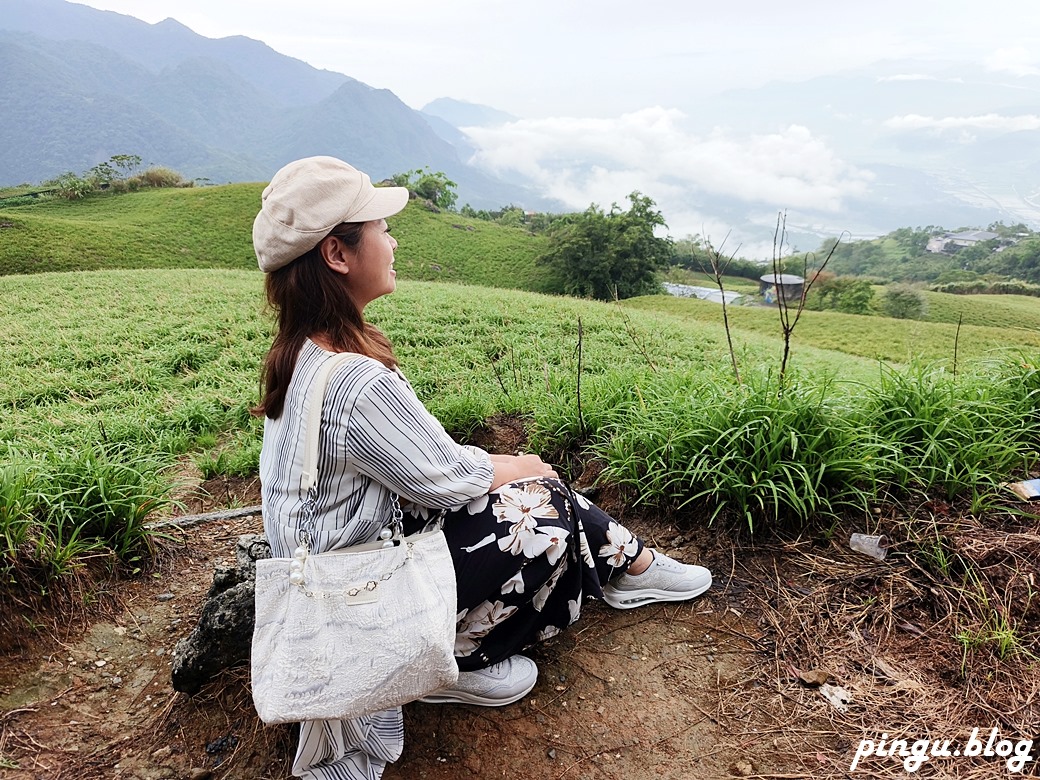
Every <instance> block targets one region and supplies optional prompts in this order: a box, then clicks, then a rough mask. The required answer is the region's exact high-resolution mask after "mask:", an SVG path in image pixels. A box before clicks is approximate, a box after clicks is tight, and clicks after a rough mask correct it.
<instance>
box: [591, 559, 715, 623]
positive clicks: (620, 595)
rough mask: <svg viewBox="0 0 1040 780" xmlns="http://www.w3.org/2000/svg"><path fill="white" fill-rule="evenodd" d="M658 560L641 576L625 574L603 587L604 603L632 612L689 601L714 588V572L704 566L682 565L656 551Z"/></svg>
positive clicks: (651, 563) (653, 561)
mask: <svg viewBox="0 0 1040 780" xmlns="http://www.w3.org/2000/svg"><path fill="white" fill-rule="evenodd" d="M653 554H654V559H653V560H652V561H651V562H650V565H649V566H648V567H647V568H646V571H644V572H643V573H641V574H629V573H627V572H626V573H624V574H620V575H618V576H617V577H615V578H614V579H613V580H611V581H610V582H608V583H607V584H606V585H604V586H603V600H604V601H605V602H607V603H608V604H610V606H612V607H614V609H632V608H633V607H641V606H643V605H644V604H655V603H657V602H659V601H686V600H687V599H692V598H693V597H694V596H699V595H701V594H702V593H704V591H706V590H707V589H708V588H710V587H711V572H710V571H708V570H707V569H705V568H704V567H703V566H693V565H691V564H688V563H679V561H676V560H672V559H671V558H669V557H668V556H667V555H665V554H664V553H660V552H657V550H654V551H653Z"/></svg>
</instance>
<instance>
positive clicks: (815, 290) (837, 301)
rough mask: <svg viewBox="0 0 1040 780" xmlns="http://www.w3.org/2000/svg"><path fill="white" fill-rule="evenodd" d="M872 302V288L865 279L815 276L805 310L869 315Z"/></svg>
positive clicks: (831, 275) (825, 275) (826, 275)
mask: <svg viewBox="0 0 1040 780" xmlns="http://www.w3.org/2000/svg"><path fill="white" fill-rule="evenodd" d="M873 301H874V288H873V286H872V285H871V284H870V282H868V281H866V280H865V279H858V278H854V277H851V276H834V275H833V274H829V275H828V274H826V272H824V273H823V274H817V278H816V284H814V285H813V287H812V290H811V291H810V292H809V295H808V296H807V298H806V300H805V306H806V308H807V309H812V310H815V311H821V310H824V309H829V310H832V311H840V312H842V313H844V314H870V313H871V308H872V306H871V305H872V303H873Z"/></svg>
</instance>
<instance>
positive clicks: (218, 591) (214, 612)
mask: <svg viewBox="0 0 1040 780" xmlns="http://www.w3.org/2000/svg"><path fill="white" fill-rule="evenodd" d="M270 557H271V548H270V546H269V545H268V544H267V540H266V539H264V538H263V537H262V536H257V535H255V534H247V535H245V536H241V537H239V539H238V544H237V546H236V548H235V558H236V562H237V566H236V567H235V568H234V569H228V568H220V569H218V570H217V571H216V573H215V574H214V576H213V585H212V586H210V589H209V593H208V594H207V597H206V603H205V604H204V605H203V607H202V614H201V615H200V616H199V624H198V625H197V626H196V627H195V628H194V629H193V630H192V632H191V633H190V634H188V636H186V637H185V638H184V639H182V640H181V641H180V642H178V643H177V646H176V647H175V648H174V650H173V687H174V689H175V690H178V691H180V692H182V693H187V694H194V693H198V691H199V690H200V689H201V688H202V686H203V685H205V684H206V683H207V682H209V680H210V679H212V678H213V677H214V676H215V675H216V674H217V673H218V672H220V671H222V670H224V669H230V668H232V667H235V666H242V665H244V664H247V663H249V649H250V645H251V643H252V640H253V623H254V609H255V607H254V603H253V599H254V594H255V588H256V561H257V560H258V559H261V558H270Z"/></svg>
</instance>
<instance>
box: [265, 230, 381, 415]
mask: <svg viewBox="0 0 1040 780" xmlns="http://www.w3.org/2000/svg"><path fill="white" fill-rule="evenodd" d="M366 224H367V223H365V222H347V223H344V224H342V225H339V226H337V227H336V228H333V230H332V232H330V233H329V235H330V236H335V237H336V238H338V239H339V240H340V241H342V242H343V243H344V244H345V245H346V246H347V247H351V248H353V247H357V246H358V245H359V244H360V243H361V240H362V236H363V234H364V228H365V225H366ZM324 241H325V239H324V238H323V239H322V240H321V241H320V242H318V245H317V246H316V247H314V249H311V250H310V251H309V252H307V253H306V254H304V255H301V256H300V257H298V258H297V259H296V260H294V261H293V262H291V263H289V264H288V265H285V266H283V267H281V268H279V269H278V270H277V271H273V272H271V273H269V274H268V275H267V281H266V285H265V286H266V291H267V304H268V306H269V307H270V308H271V309H273V310H274V311H275V314H276V325H277V330H276V332H275V337H274V342H273V343H272V344H271V349H270V351H269V352H268V353H267V358H266V360H265V361H264V368H263V373H262V375H261V380H260V381H261V386H262V388H263V399H262V400H261V401H260V405H259V406H257V407H256V408H255V409H253V410H252V411H253V414H255V415H257V416H261V415H266V416H267V417H270V418H271V419H272V420H274V419H277V418H278V417H280V416H281V414H282V409H283V408H284V406H285V394H286V391H287V390H288V388H289V380H290V379H292V374H293V369H294V368H295V367H296V358H297V357H298V355H299V354H300V349H302V348H303V342H304V341H305V340H306V339H307V338H308V337H310V336H314V335H317V334H320V335H322V336H324V338H325V339H326V340H327V341H328V342H329V346H330V347H332V348H333V349H334V350H336V351H338V352H358V353H360V354H362V355H368V356H369V357H371V358H375V359H376V360H378V361H379V362H380V363H382V364H383V365H385V366H386V367H387V368H396V367H397V357H396V356H395V355H394V349H393V347H392V346H391V345H390V341H389V339H387V337H386V336H384V335H383V332H382V331H380V330H379V329H378V328H376V327H375V326H374V325H369V324H368V323H367V322H365V318H364V316H363V314H362V313H361V311H360V310H359V309H358V307H357V305H356V304H355V303H354V301H353V299H352V298H351V297H350V293H349V291H348V289H347V277H346V276H345V275H344V274H339V273H336V272H335V271H333V270H332V269H330V268H329V267H328V266H327V265H326V264H325V259H324V258H323V257H322V255H321V245H322V243H324Z"/></svg>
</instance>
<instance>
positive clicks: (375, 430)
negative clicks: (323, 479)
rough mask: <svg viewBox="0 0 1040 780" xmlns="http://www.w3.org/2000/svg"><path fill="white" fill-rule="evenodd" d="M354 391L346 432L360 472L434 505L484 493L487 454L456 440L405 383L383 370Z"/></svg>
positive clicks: (488, 476) (489, 474)
mask: <svg viewBox="0 0 1040 780" xmlns="http://www.w3.org/2000/svg"><path fill="white" fill-rule="evenodd" d="M359 390H360V392H358V394H357V395H356V401H355V403H354V407H353V409H351V410H350V412H349V418H348V420H347V436H346V447H347V457H348V458H350V459H351V460H352V461H353V463H354V467H355V468H356V469H357V471H358V472H359V473H361V474H364V475H366V476H369V477H371V478H372V479H373V480H375V481H376V482H379V483H380V484H381V485H383V486H384V487H386V488H388V489H390V490H393V491H394V492H396V493H397V494H398V495H400V496H401V498H403V499H406V500H408V501H411V502H412V503H415V504H418V505H419V506H425V507H430V508H434V509H442V508H445V507H450V506H458V505H459V504H464V503H466V502H468V501H470V500H472V499H474V498H477V497H479V496H482V495H484V494H485V493H487V492H488V490H489V489H490V487H491V481H492V479H493V478H494V473H495V472H494V467H493V466H492V465H491V459H490V458H489V457H488V454H487V453H486V452H484V451H483V450H481V449H479V448H477V447H464V446H462V445H460V444H458V443H456V442H455V441H454V440H453V439H452V438H451V436H449V435H448V433H447V431H445V430H444V427H443V426H442V425H441V424H440V422H439V421H438V420H437V419H436V418H435V417H434V416H433V415H432V414H430V413H429V412H428V411H427V410H426V407H424V406H423V405H422V403H421V402H420V401H419V399H418V398H417V397H416V395H415V393H414V391H413V390H412V389H411V387H410V386H409V385H408V383H407V382H405V381H404V380H402V379H401V378H399V377H398V376H396V375H395V374H393V373H390V372H388V371H387V372H382V373H380V374H379V375H377V376H375V377H372V378H371V379H370V381H368V382H366V383H365V386H364V387H362V388H359Z"/></svg>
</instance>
